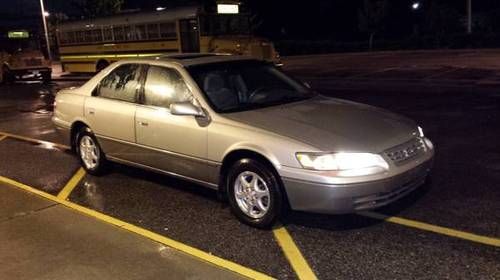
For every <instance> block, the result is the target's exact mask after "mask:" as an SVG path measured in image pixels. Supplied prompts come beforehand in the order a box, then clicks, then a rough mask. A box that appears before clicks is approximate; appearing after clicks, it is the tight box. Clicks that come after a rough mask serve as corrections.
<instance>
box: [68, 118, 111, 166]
mask: <svg viewBox="0 0 500 280" xmlns="http://www.w3.org/2000/svg"><path fill="white" fill-rule="evenodd" d="M75 143H76V151H77V154H78V157H79V158H80V163H81V165H82V166H83V168H84V169H85V171H87V173H89V174H92V175H100V174H102V173H104V171H105V170H106V167H107V162H106V156H105V155H104V153H103V152H102V149H101V147H100V146H99V143H97V139H96V138H95V136H94V134H93V133H92V131H91V130H90V129H88V128H83V129H82V130H80V132H79V133H78V134H77V135H76V141H75Z"/></svg>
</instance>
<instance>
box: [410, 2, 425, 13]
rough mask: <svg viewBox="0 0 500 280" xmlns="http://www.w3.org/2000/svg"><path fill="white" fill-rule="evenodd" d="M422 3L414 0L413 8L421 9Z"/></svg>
mask: <svg viewBox="0 0 500 280" xmlns="http://www.w3.org/2000/svg"><path fill="white" fill-rule="evenodd" d="M421 6H422V5H421V4H420V2H413V4H411V8H412V9H413V10H414V11H416V10H418V9H420V7H421Z"/></svg>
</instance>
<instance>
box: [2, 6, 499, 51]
mask: <svg viewBox="0 0 500 280" xmlns="http://www.w3.org/2000/svg"><path fill="white" fill-rule="evenodd" d="M389 1H390V2H391V9H390V12H389V13H390V16H389V17H388V20H387V23H386V26H387V27H386V30H385V34H384V36H386V37H388V38H391V37H394V38H399V37H404V36H405V35H406V34H409V33H411V32H412V30H413V28H414V27H413V25H414V23H415V21H416V20H420V21H423V19H419V18H416V15H415V13H414V12H413V11H412V10H411V8H410V6H411V3H412V2H413V1H412V0H389ZM186 2H193V1H172V0H170V1H167V0H125V5H124V7H123V9H141V10H153V9H154V8H155V7H157V6H164V7H167V8H168V7H174V6H176V5H182V4H185V3H186ZM362 2H363V1H362V0H336V1H335V0H309V1H289V0H272V1H270V0H247V1H243V3H244V5H245V7H244V9H246V10H247V11H250V13H251V14H253V15H254V16H255V17H254V19H255V22H256V23H259V28H258V29H257V32H258V33H259V34H261V35H263V36H266V37H270V38H273V39H333V40H343V41H352V40H359V39H360V38H364V36H365V34H363V33H362V32H360V30H359V25H358V11H359V9H360V7H361V6H362ZM420 2H422V7H423V8H422V9H421V11H419V13H422V14H423V15H425V13H427V11H428V9H429V7H430V6H431V5H432V4H433V3H446V4H448V5H449V6H450V7H453V9H455V10H456V12H457V13H458V14H459V15H460V16H462V17H464V16H465V3H466V0H422V1H420ZM0 3H1V4H0V5H1V9H0V15H2V18H3V21H2V22H1V23H0V24H2V25H5V24H6V22H8V21H9V19H11V18H14V17H15V18H19V16H21V18H26V19H32V20H36V19H37V18H39V7H38V5H39V2H38V1H35V0H16V1H12V0H0ZM473 3H474V12H475V13H483V12H488V11H492V10H499V9H500V1H498V0H480V1H479V0H473ZM45 5H46V8H47V10H49V11H50V12H51V13H55V12H58V13H64V14H66V15H68V16H69V17H70V18H79V17H81V16H80V15H79V11H78V10H77V9H75V8H74V6H73V5H71V1H68V0H45ZM20 11H21V13H20ZM421 17H423V16H421Z"/></svg>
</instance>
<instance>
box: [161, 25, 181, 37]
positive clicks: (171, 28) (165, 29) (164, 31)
mask: <svg viewBox="0 0 500 280" xmlns="http://www.w3.org/2000/svg"><path fill="white" fill-rule="evenodd" d="M175 29H176V26H175V22H164V23H160V37H161V38H176V37H177V32H176V30H175Z"/></svg>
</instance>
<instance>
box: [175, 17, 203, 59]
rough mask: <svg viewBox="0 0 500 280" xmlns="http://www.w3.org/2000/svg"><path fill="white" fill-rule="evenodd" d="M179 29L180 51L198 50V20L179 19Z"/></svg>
mask: <svg viewBox="0 0 500 280" xmlns="http://www.w3.org/2000/svg"><path fill="white" fill-rule="evenodd" d="M179 31H180V37H181V52H183V53H188V52H199V51H200V36H199V30H198V22H197V20H195V19H183V20H179Z"/></svg>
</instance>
